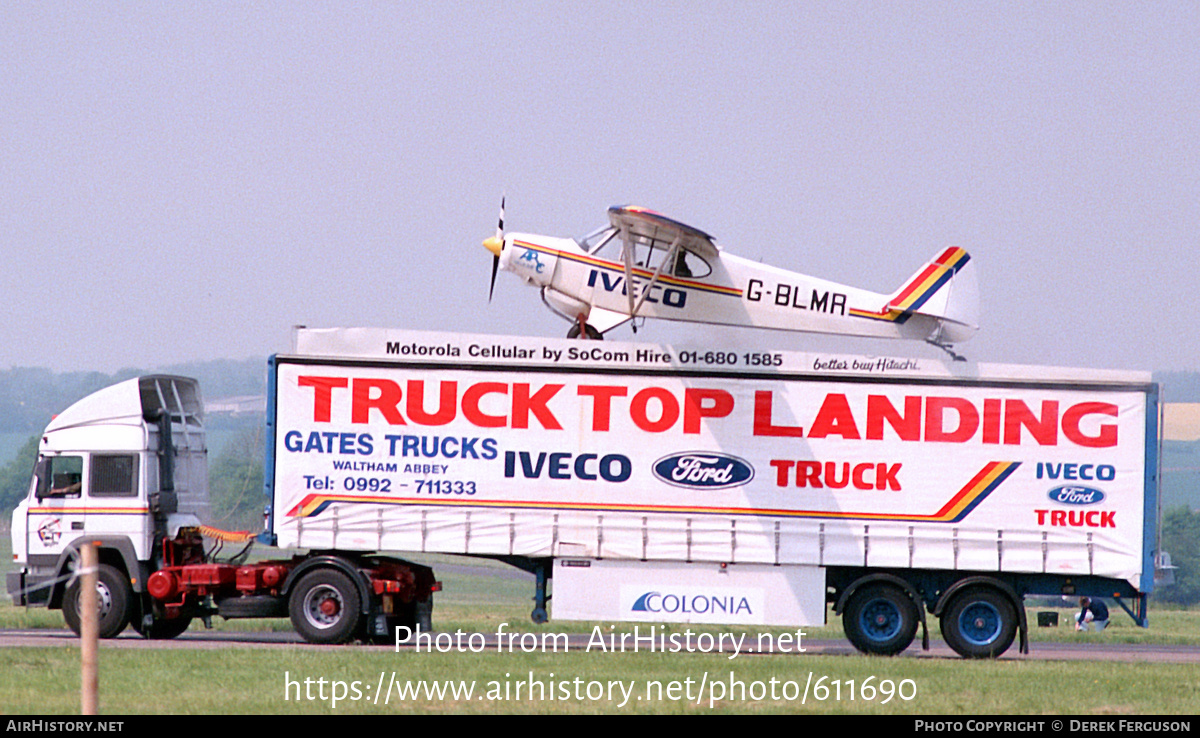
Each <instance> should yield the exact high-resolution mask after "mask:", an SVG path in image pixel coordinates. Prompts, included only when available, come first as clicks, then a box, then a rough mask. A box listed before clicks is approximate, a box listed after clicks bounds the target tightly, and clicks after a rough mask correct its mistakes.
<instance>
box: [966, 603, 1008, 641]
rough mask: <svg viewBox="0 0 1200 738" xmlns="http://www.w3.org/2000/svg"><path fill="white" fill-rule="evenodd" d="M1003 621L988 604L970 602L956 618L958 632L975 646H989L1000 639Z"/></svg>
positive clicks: (998, 612)
mask: <svg viewBox="0 0 1200 738" xmlns="http://www.w3.org/2000/svg"><path fill="white" fill-rule="evenodd" d="M1003 627H1004V619H1003V618H1002V617H1000V611H999V610H997V609H996V607H995V606H994V605H992V604H991V603H990V602H984V601H979V602H972V603H971V604H969V605H967V606H966V607H964V608H963V611H962V613H960V614H959V616H958V630H959V632H960V633H962V636H963V638H965V639H966V640H967V642H969V643H971V644H972V645H975V646H987V645H991V644H992V643H993V642H994V641H995V640H996V639H997V638H999V637H1000V631H1001V630H1002V629H1003Z"/></svg>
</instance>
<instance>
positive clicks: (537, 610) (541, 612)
mask: <svg viewBox="0 0 1200 738" xmlns="http://www.w3.org/2000/svg"><path fill="white" fill-rule="evenodd" d="M533 573H534V576H536V577H537V589H536V590H535V591H534V595H533V612H532V613H530V614H529V617H530V618H532V619H533V622H535V623H539V624H541V623H544V622H546V621H548V620H549V619H550V616H549V614H547V612H546V601H547V600H549V599H550V598H549V597H547V596H546V562H544V561H539V562H538V563H537V565H536V568H535V569H534V571H533Z"/></svg>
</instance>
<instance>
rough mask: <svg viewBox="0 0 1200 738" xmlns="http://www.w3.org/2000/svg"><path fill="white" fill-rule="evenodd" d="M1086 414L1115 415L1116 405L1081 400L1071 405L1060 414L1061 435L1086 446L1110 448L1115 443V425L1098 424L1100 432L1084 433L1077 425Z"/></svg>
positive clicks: (1113, 416) (1111, 416)
mask: <svg viewBox="0 0 1200 738" xmlns="http://www.w3.org/2000/svg"><path fill="white" fill-rule="evenodd" d="M1088 415H1105V416H1108V417H1110V418H1115V417H1117V406H1116V405H1113V404H1111V403H1107V402H1081V403H1079V404H1078V405H1072V406H1071V407H1069V408H1067V411H1066V412H1065V413H1063V416H1062V430H1063V435H1064V436H1066V437H1067V438H1068V439H1069V440H1070V441H1071V442H1072V443H1076V444H1079V445H1080V446H1086V447H1088V448H1110V447H1112V446H1116V445H1117V426H1115V425H1111V424H1107V425H1101V426H1100V432H1099V433H1097V434H1096V435H1094V436H1089V435H1087V434H1085V433H1084V432H1083V431H1082V430H1081V429H1080V427H1079V425H1080V422H1081V421H1082V420H1083V418H1084V417H1086V416H1088Z"/></svg>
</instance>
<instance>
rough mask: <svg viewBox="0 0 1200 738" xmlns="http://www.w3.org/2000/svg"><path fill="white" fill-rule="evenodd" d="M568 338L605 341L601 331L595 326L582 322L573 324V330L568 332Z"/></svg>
mask: <svg viewBox="0 0 1200 738" xmlns="http://www.w3.org/2000/svg"><path fill="white" fill-rule="evenodd" d="M567 338H581V339H584V340H591V341H603V340H604V336H603V335H602V334H601V333H600V331H598V330H596V328H595V326H593V325H591V324H590V323H585V322H583V321H582V320H580V321H578V322H575V323H572V324H571V329H570V330H569V331H567Z"/></svg>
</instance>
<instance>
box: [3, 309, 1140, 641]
mask: <svg viewBox="0 0 1200 738" xmlns="http://www.w3.org/2000/svg"><path fill="white" fill-rule="evenodd" d="M1158 402H1159V401H1158V388H1157V386H1156V385H1155V384H1154V383H1153V382H1152V381H1151V380H1150V377H1149V375H1148V374H1146V373H1137V372H1132V373H1131V372H1112V371H1093V370H1066V369H1046V368H1031V367H1013V366H997V365H982V364H965V363H958V362H956V363H942V362H938V361H932V360H926V359H911V358H910V359H889V358H878V357H864V356H842V355H815V354H806V353H793V352H783V351H769V350H766V351H764V350H733V349H690V348H685V349H679V348H674V347H669V346H660V345H652V344H630V343H615V342H587V341H572V340H547V339H537V338H529V337H509V336H482V335H466V334H449V333H418V332H409V331H398V330H386V329H328V330H300V331H298V332H297V336H296V345H295V347H294V350H293V351H292V352H291V353H289V354H287V355H277V356H273V357H272V358H271V359H270V361H269V390H268V408H267V438H268V439H269V440H268V442H267V444H266V445H267V449H266V461H265V472H266V473H265V478H266V482H265V487H266V497H267V500H268V502H269V505H268V515H267V519H266V525H265V530H264V531H263V532H262V533H261V534H259V536H258V539H259V540H260V541H262V542H264V543H268V544H270V545H274V546H278V547H280V548H286V549H292V550H296V551H301V552H304V553H297V554H295V555H293V556H292V557H290V558H286V559H278V560H272V561H264V562H258V563H245V562H225V563H222V562H217V561H213V560H211V559H210V557H209V556H208V555H207V554H206V552H205V548H204V546H203V543H202V533H205V532H211V531H208V530H207V529H205V528H203V527H202V526H201V523H202V522H203V519H204V516H205V514H206V504H207V502H206V497H205V494H204V488H205V473H204V468H203V456H204V448H203V444H204V441H203V428H202V423H201V420H200V412H199V410H200V402H199V396H198V390H197V388H196V386H195V383H194V382H191V381H190V380H184V379H181V378H172V377H144V378H141V379H138V380H131V381H130V382H126V383H124V384H122V385H116V386H115V387H113V388H109V389H108V390H103V391H101V392H99V393H97V394H95V395H93V396H91V397H89V398H85V399H84V400H82V401H80V402H79V403H77V404H76V405H74V406H72V407H71V408H70V409H68V410H67V411H65V412H64V413H62V414H61V415H59V416H58V418H56V419H55V421H54V422H52V423H51V425H50V426H49V427H48V428H47V430H46V433H45V434H44V437H43V442H42V449H41V455H40V458H39V461H38V467H37V473H36V475H35V480H34V482H33V484H32V485H31V490H30V495H29V498H28V499H27V500H26V501H25V502H23V503H22V504H21V505H20V506H19V507H18V509H17V510H16V512H15V513H14V520H13V539H14V540H13V550H14V554H15V558H16V560H17V563H18V566H19V567H20V568H19V571H17V572H14V573H12V574H10V577H9V590H10V592H12V593H14V599H15V600H16V601H18V602H20V603H25V604H45V605H49V606H50V607H62V608H63V610H64V614H65V616H66V619H67V621H68V623H69V624H71V625H72V627H76V628H77V621H78V615H77V613H76V612H75V610H76V602H77V596H78V592H77V589H78V586H77V585H72V584H70V583H69V580H66V579H64V577H65V576H66V575H68V574H69V570H70V567H71V565H72V564H71V562H72V561H73V558H74V555H75V554H74V552H75V551H76V549H77V546H78V542H79V541H81V540H99V541H101V542H102V546H103V553H102V557H101V560H102V562H103V566H102V569H101V583H100V589H101V594H102V612H103V618H102V630H103V631H104V633H105V634H106V635H110V636H111V635H115V634H116V632H119V631H120V630H121V629H122V628H124V626H125V624H126V622H127V621H129V620H130V619H132V621H133V623H134V625H135V627H136V628H138V630H139V631H140V632H142V633H143V634H145V635H148V636H150V637H170V636H172V635H175V634H177V633H178V632H181V631H182V629H183V628H185V627H186V626H187V623H188V622H190V620H191V619H192V618H193V617H202V618H207V617H210V616H211V615H213V614H217V615H221V616H223V617H227V618H229V617H259V616H281V615H285V614H286V615H289V616H290V617H291V619H292V622H293V624H294V625H295V627H296V629H297V630H298V631H299V632H300V634H301V635H302V636H303V637H304V638H305V639H307V640H309V641H312V642H320V643H339V642H344V641H348V640H352V639H355V638H362V639H385V640H388V641H389V642H390V641H391V639H393V638H394V634H395V628H396V627H397V626H408V627H409V628H410V629H411V628H415V627H416V626H417V625H420V626H422V627H423V628H425V629H429V628H430V627H431V607H432V595H433V592H434V591H436V590H437V589H438V587H439V585H438V584H437V582H436V580H435V578H434V576H433V573H432V571H430V570H429V569H428V568H427V567H424V566H421V565H418V564H414V563H411V562H409V561H407V560H404V559H401V558H396V557H393V556H389V555H385V554H384V553H383V552H409V554H411V555H420V554H425V553H449V554H460V555H468V556H482V557H490V558H494V559H498V560H501V561H504V562H507V563H509V564H513V565H515V566H519V567H521V568H523V569H525V570H527V571H530V572H532V573H534V574H535V575H536V585H535V601H536V603H535V607H534V611H533V614H532V615H533V619H534V620H535V621H538V622H544V621H545V620H546V619H547V617H548V615H549V614H550V609H551V608H550V607H549V606H550V605H551V604H552V612H553V615H554V617H555V618H556V619H560V620H579V619H586V620H602V621H603V620H608V621H651V622H691V623H720V624H728V625H731V626H769V625H788V626H804V625H814V624H823V623H824V622H825V617H826V610H827V605H828V604H830V603H832V604H833V607H834V610H835V612H837V613H839V614H840V615H841V617H842V621H843V625H844V628H845V631H846V634H847V636H848V637H849V639H850V641H851V642H852V643H853V644H854V645H855V646H856V647H857V648H859V649H860V650H862V651H865V652H868V653H875V654H895V653H899V652H901V651H903V650H905V649H906V648H908V647H909V646H910V645H911V643H912V641H913V640H914V638H915V637H916V633H917V631H918V629H919V628H920V629H921V630H922V633H923V642H924V644H925V645H926V647H927V646H928V628H927V625H926V613H931V614H933V615H934V616H936V617H938V618H939V621H940V624H941V631H942V634H943V636H944V637H945V639H946V641H947V643H948V644H949V645H950V646H951V647H952V648H953V649H954V650H955V651H957V652H958V653H960V654H962V655H963V656H966V657H974V658H978V657H994V656H998V655H1000V654H1002V653H1004V652H1005V651H1006V650H1007V649H1008V648H1009V647H1010V646H1011V645H1012V643H1013V641H1014V640H1015V638H1016V637H1017V636H1018V634H1019V635H1020V638H1021V648H1022V649H1023V650H1025V649H1027V623H1026V621H1025V614H1024V613H1025V610H1024V607H1023V599H1024V598H1025V597H1026V596H1029V595H1073V596H1079V595H1090V596H1098V597H1104V598H1111V599H1113V600H1115V601H1116V602H1117V603H1118V604H1119V605H1120V606H1121V607H1122V608H1123V609H1125V610H1126V612H1128V613H1129V614H1130V615H1131V616H1132V617H1133V618H1134V620H1135V621H1136V622H1137V623H1138V624H1140V625H1143V626H1145V625H1146V624H1147V618H1146V598H1147V594H1148V593H1149V591H1150V590H1151V588H1152V586H1153V579H1154V561H1155V554H1156V521H1157V519H1158V502H1157V489H1158V478H1157V469H1158V446H1159V443H1158V438H1159V435H1158V428H1159V421H1158V419H1159V410H1158ZM168 419H169V421H170V422H168ZM551 580H552V581H553V601H552V603H551V600H550V591H549V590H550V587H549V586H548V583H549V582H550V581H551ZM402 632H407V631H402Z"/></svg>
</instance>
